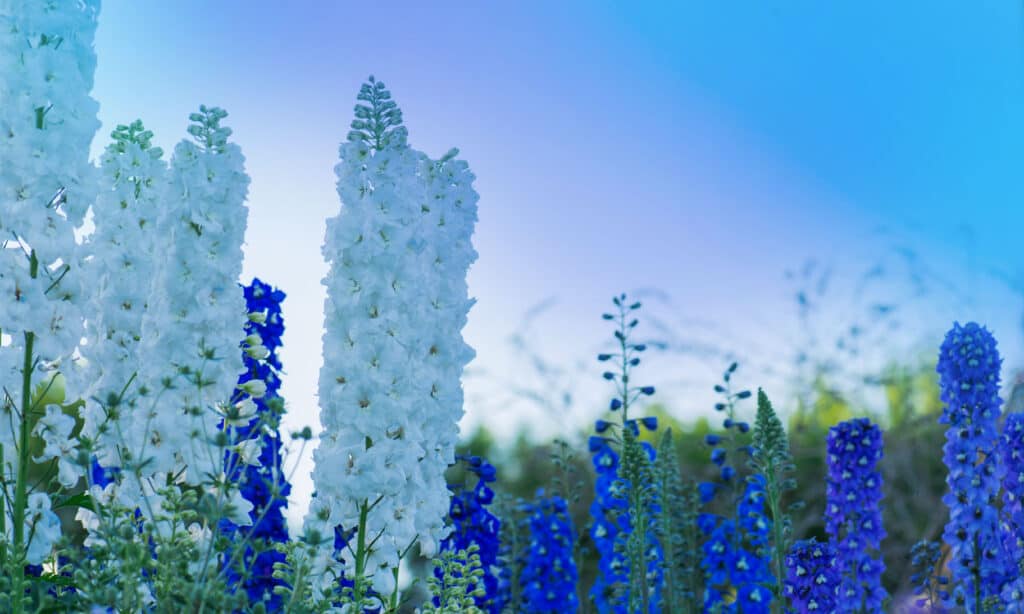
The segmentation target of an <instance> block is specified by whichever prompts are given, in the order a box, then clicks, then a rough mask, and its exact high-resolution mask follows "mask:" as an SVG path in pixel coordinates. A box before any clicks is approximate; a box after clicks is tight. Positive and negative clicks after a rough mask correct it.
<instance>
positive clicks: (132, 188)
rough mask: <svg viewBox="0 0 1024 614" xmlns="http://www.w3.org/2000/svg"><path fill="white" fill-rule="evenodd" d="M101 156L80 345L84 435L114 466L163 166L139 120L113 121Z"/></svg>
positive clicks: (129, 417) (130, 392)
mask: <svg viewBox="0 0 1024 614" xmlns="http://www.w3.org/2000/svg"><path fill="white" fill-rule="evenodd" d="M113 137H114V142H113V143H111V144H110V145H109V146H108V147H107V148H106V151H105V152H104V153H103V156H102V158H101V160H100V169H101V171H102V177H101V179H100V191H99V194H98V196H97V197H96V202H95V204H94V205H93V223H94V225H95V230H94V232H93V233H92V235H91V236H90V237H89V238H88V241H87V243H86V246H85V251H86V252H87V253H88V254H89V259H88V261H86V262H84V263H83V264H84V268H85V272H86V275H87V276H88V277H89V279H90V280H91V281H90V283H91V291H90V297H89V299H90V300H89V308H88V310H87V316H88V317H87V319H86V342H85V344H84V345H83V346H82V347H81V349H80V352H81V354H82V357H83V358H84V359H85V360H84V362H85V367H84V368H83V369H81V370H80V373H81V374H82V375H83V376H84V377H83V379H84V381H83V384H84V385H81V386H74V388H75V389H81V390H85V394H84V398H85V400H86V404H85V407H84V410H83V419H84V426H83V429H82V430H83V433H84V434H85V435H87V436H88V437H90V438H91V439H92V440H93V443H94V451H95V455H96V459H97V461H98V462H99V463H100V464H101V465H102V466H104V467H120V466H121V465H122V455H123V453H124V450H125V449H124V446H125V444H126V443H127V442H126V440H125V434H126V433H128V432H129V431H130V429H131V425H132V423H133V422H134V421H135V420H136V416H135V415H134V414H133V410H134V408H135V406H136V405H137V402H136V401H137V398H136V394H137V390H138V382H139V378H138V377H137V376H136V372H137V371H138V368H139V363H138V352H139V351H140V349H141V341H142V319H143V315H144V314H145V312H146V306H147V302H148V301H149V297H150V294H151V292H152V290H153V281H154V277H155V270H156V262H157V257H158V254H160V253H162V250H161V248H162V247H164V246H162V245H160V241H158V236H157V233H156V225H157V224H156V223H157V219H158V216H159V214H160V212H161V210H162V207H161V198H162V196H163V192H164V190H165V187H166V184H165V181H166V175H167V164H166V162H164V160H163V157H162V156H163V151H162V150H161V149H160V148H159V147H153V146H152V144H151V139H152V137H153V134H152V133H151V132H150V131H148V130H146V129H145V128H144V127H143V125H142V122H140V121H136V122H133V123H132V124H131V125H128V126H118V127H117V129H116V130H115V131H114V133H113Z"/></svg>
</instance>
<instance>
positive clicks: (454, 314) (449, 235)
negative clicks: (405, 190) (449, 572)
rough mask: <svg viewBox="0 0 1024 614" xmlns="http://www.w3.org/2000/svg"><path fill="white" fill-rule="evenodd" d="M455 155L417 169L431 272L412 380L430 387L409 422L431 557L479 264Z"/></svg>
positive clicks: (471, 193) (467, 193)
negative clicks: (471, 282)
mask: <svg viewBox="0 0 1024 614" xmlns="http://www.w3.org/2000/svg"><path fill="white" fill-rule="evenodd" d="M456 155H458V150H457V149H452V150H451V151H449V152H448V153H447V154H446V155H444V156H443V157H442V158H441V159H440V160H437V161H434V160H430V159H428V158H424V159H423V160H421V168H420V176H421V177H422V178H423V179H424V180H425V181H426V186H427V193H426V200H425V201H424V202H425V204H424V206H423V207H421V211H422V213H423V215H422V218H421V220H420V222H419V224H420V226H421V227H422V236H423V237H424V242H423V243H422V244H421V247H422V249H423V252H422V254H424V255H425V258H424V257H423V256H421V260H422V261H423V262H426V263H428V264H429V266H430V269H429V270H430V273H429V274H422V275H421V276H420V277H418V278H417V279H416V283H417V284H418V285H421V290H420V291H421V292H423V293H425V294H426V295H427V296H429V297H430V301H429V302H428V303H427V304H425V305H421V309H422V311H421V314H420V318H419V319H420V321H421V322H423V327H422V331H423V332H424V333H425V334H422V335H420V336H419V338H418V345H417V346H416V347H414V348H410V349H411V351H412V355H413V356H419V357H421V359H420V360H419V361H416V364H417V367H418V369H419V373H418V375H417V380H419V381H422V382H424V384H425V385H429V390H430V400H429V401H427V402H424V403H420V404H417V405H415V406H414V409H415V410H416V414H415V415H414V416H412V417H410V419H409V422H411V423H413V424H416V425H419V427H420V429H421V430H420V434H421V437H422V439H421V442H422V443H421V445H422V446H423V448H424V450H426V456H425V457H424V459H423V460H422V461H420V463H419V465H418V468H419V470H420V480H421V481H422V483H423V484H424V487H423V489H422V490H421V491H417V492H414V494H415V495H416V496H417V499H416V501H415V504H416V508H417V509H418V511H417V513H416V515H415V519H416V522H415V524H416V531H417V534H418V535H419V536H420V545H421V548H423V549H424V550H425V551H430V552H432V551H433V549H434V548H436V546H437V543H438V540H440V538H441V537H443V534H442V528H443V526H444V518H445V516H446V515H447V513H448V507H449V498H450V495H449V493H448V490H447V484H446V482H445V479H444V473H445V469H446V468H447V467H448V466H449V465H451V464H452V463H454V462H455V444H456V441H457V439H458V433H459V429H458V423H459V420H460V419H461V418H462V415H463V392H462V385H461V378H462V371H463V368H464V367H465V366H466V364H467V363H469V361H470V360H472V359H473V356H474V355H475V353H474V351H473V349H472V348H471V347H469V345H467V344H466V342H465V341H464V340H463V338H462V328H463V327H464V326H465V325H466V318H467V315H468V314H469V309H470V307H471V306H472V305H473V303H474V302H475V301H474V300H473V299H470V298H469V297H468V293H469V291H468V287H467V284H466V273H467V271H468V270H469V267H470V265H471V264H472V263H473V262H474V261H475V260H476V257H477V253H476V251H475V250H474V249H473V245H472V243H471V237H472V236H473V228H474V226H475V224H476V219H477V215H476V211H477V208H476V203H477V200H479V196H478V195H477V193H476V191H475V190H474V189H473V185H472V184H473V180H474V179H475V177H474V175H473V173H472V172H470V170H469V165H468V164H467V163H466V162H465V161H463V160H456V159H455V156H456ZM419 248H420V246H418V248H417V249H419Z"/></svg>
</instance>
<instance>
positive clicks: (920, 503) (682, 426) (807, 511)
mask: <svg viewBox="0 0 1024 614" xmlns="http://www.w3.org/2000/svg"><path fill="white" fill-rule="evenodd" d="M1018 380H1019V378H1018ZM870 383H871V384H873V385H877V386H878V387H879V388H880V391H881V392H882V393H883V395H882V396H883V397H884V405H885V409H884V411H883V412H882V413H881V415H871V414H870V413H868V412H866V411H865V410H864V408H863V407H860V406H858V404H857V403H855V402H853V401H851V400H850V399H849V398H847V396H846V395H844V394H842V393H841V392H840V391H839V389H838V388H836V387H834V386H832V385H831V382H830V380H829V377H828V375H827V374H824V373H819V374H817V375H816V376H815V377H814V378H813V379H812V381H811V386H812V389H811V391H810V392H811V393H810V394H806V395H797V396H798V398H801V399H810V401H806V402H804V401H798V403H797V406H796V407H794V408H792V409H791V411H789V412H788V415H789V419H788V422H789V423H788V431H789V434H790V445H791V448H792V453H793V457H794V460H795V461H796V466H797V473H796V479H797V483H798V488H797V490H796V491H795V492H793V493H791V495H790V496H791V497H792V498H793V500H802V501H804V502H805V503H806V507H804V508H803V510H802V511H800V512H797V513H796V514H795V515H794V532H795V537H796V538H798V539H802V538H805V537H811V536H816V537H818V538H819V539H826V538H827V536H826V534H825V531H824V521H823V515H824V507H825V485H826V483H825V477H826V459H825V454H826V451H825V450H826V448H825V444H826V438H827V434H828V429H829V427H830V426H832V425H833V424H835V423H837V422H839V421H842V420H846V419H849V418H851V417H856V416H865V415H868V416H869V417H871V418H872V419H874V420H875V421H877V422H878V423H879V424H880V425H881V426H882V427H883V429H884V437H885V456H884V458H883V460H882V463H881V471H882V474H883V476H884V479H885V499H884V501H883V505H884V511H883V516H884V521H885V528H886V531H887V532H888V537H887V538H886V539H885V541H884V542H883V553H884V557H885V563H886V572H885V576H884V582H885V585H886V588H887V589H888V590H889V591H890V593H891V594H893V595H894V596H895V595H900V594H904V593H905V592H906V591H907V590H908V589H909V577H910V575H911V571H910V569H909V563H910V561H909V552H910V549H911V546H912V545H913V544H914V543H915V542H917V541H919V540H922V539H936V538H940V537H941V533H942V527H943V525H944V524H945V523H946V520H947V513H946V507H945V505H944V504H943V503H942V495H943V493H944V492H945V489H946V484H945V476H946V468H945V466H944V465H943V463H942V445H943V443H944V430H943V428H942V427H941V425H939V423H938V417H939V415H940V414H941V410H942V404H941V402H940V401H939V390H938V379H937V376H936V374H935V367H934V364H933V362H932V361H930V360H928V359H926V358H922V359H920V360H918V361H916V362H915V363H914V364H912V365H899V364H895V363H892V364H889V365H887V366H885V367H884V368H883V369H882V370H881V372H880V373H878V374H876V375H875V376H872V377H871V378H870ZM1014 384H1015V382H1010V383H1009V384H1008V385H1007V386H1006V387H1005V388H1004V397H1006V398H1009V399H1011V401H1010V402H1009V403H1008V404H1007V408H1006V409H1007V411H1015V410H1016V411H1019V410H1020V409H1021V408H1020V407H1019V405H1020V404H1019V403H1015V402H1014V400H1015V399H1019V398H1021V397H1022V395H1021V384H1020V382H1019V381H1017V382H1016V385H1014ZM709 385H710V384H709ZM645 413H646V415H654V416H657V417H658V419H659V433H660V432H661V431H663V430H665V429H668V428H671V429H672V431H673V433H674V434H676V436H677V446H678V450H679V456H680V471H681V472H682V474H683V475H684V476H685V477H687V478H688V479H691V480H695V481H697V482H700V481H713V480H714V479H715V477H716V475H717V468H716V467H715V466H714V465H713V464H712V463H711V462H710V460H709V455H710V448H709V447H708V446H707V445H705V443H704V437H705V435H707V434H709V433H719V434H724V429H721V428H719V427H718V426H717V423H718V422H720V421H718V420H716V422H712V421H711V420H709V418H707V417H700V418H697V419H695V420H693V421H690V422H687V423H682V422H680V421H679V420H677V419H676V418H674V417H673V412H672V411H671V410H670V408H667V407H665V406H663V405H658V404H655V405H651V406H649V407H648V409H647V411H646V412H645ZM753 413H754V408H753V405H752V404H751V405H749V406H743V407H741V408H740V410H739V415H738V419H741V420H748V421H752V420H753ZM588 426H590V425H588V424H584V425H580V428H579V430H578V431H577V432H576V433H575V434H574V435H573V436H571V437H568V438H566V439H564V440H557V439H555V440H548V441H535V440H533V439H531V437H530V436H529V435H528V434H527V432H526V431H520V432H519V433H518V434H516V435H515V436H514V437H508V436H507V434H500V435H499V434H497V433H493V432H491V431H490V430H488V429H487V428H486V427H484V426H480V427H478V428H476V429H475V430H473V431H472V432H470V433H467V435H466V437H465V438H464V440H463V443H462V445H461V450H460V452H461V453H465V454H475V455H480V456H483V457H486V458H487V459H489V460H490V461H491V462H492V463H493V464H494V465H495V467H497V470H498V481H497V483H496V486H495V489H496V490H497V492H498V493H499V496H500V497H502V498H503V499H504V500H505V501H506V503H505V504H504V506H502V507H503V509H504V510H505V511H506V512H507V510H509V509H511V506H510V504H509V503H508V502H509V501H514V500H516V499H520V498H522V499H531V498H533V497H534V496H535V495H536V493H537V491H538V490H539V489H545V490H546V491H551V490H552V489H553V488H554V489H555V491H556V492H559V491H560V492H562V493H563V494H565V495H567V498H568V499H569V500H570V501H571V502H572V503H571V512H572V519H573V522H574V525H575V527H576V529H577V531H578V532H579V534H580V556H579V563H580V572H581V573H580V577H581V589H580V593H581V595H585V594H586V591H587V590H588V589H589V586H590V585H591V584H592V582H593V580H594V575H595V573H596V570H597V561H596V557H595V555H594V551H593V548H592V546H591V543H590V538H589V535H588V528H589V522H590V520H589V519H590V514H589V508H590V504H591V501H592V499H593V490H594V472H593V469H592V466H591V461H590V456H589V455H588V454H587V453H586V449H587V448H586V439H587V437H588V436H589V435H590V434H591V432H592V430H591V429H588V428H587V427H588ZM644 436H645V437H647V438H648V439H656V438H657V437H658V436H659V435H658V434H656V433H653V434H645V435H644ZM501 442H508V443H501ZM743 443H745V442H743ZM567 453H568V455H569V458H568V459H566V458H565V456H566V454H567ZM560 456H561V457H562V460H561V462H557V460H556V459H557V458H558V457H560ZM452 481H453V482H454V483H459V482H460V481H461V478H460V477H459V475H458V470H457V469H456V470H455V472H454V473H453V475H452ZM714 503H717V502H713V504H712V505H714ZM705 511H719V510H716V509H707V510H705ZM499 515H500V514H499ZM582 603H584V604H586V603H587V600H586V599H583V600H582ZM584 611H586V609H584Z"/></svg>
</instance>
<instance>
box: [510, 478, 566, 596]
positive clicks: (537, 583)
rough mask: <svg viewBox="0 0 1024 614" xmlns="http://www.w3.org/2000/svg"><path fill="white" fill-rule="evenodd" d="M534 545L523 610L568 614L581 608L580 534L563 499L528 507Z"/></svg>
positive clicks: (525, 573)
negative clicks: (575, 551) (577, 550)
mask: <svg viewBox="0 0 1024 614" xmlns="http://www.w3.org/2000/svg"><path fill="white" fill-rule="evenodd" d="M528 513H529V517H528V518H527V520H526V522H527V523H528V525H529V535H530V545H529V546H528V548H527V552H526V557H525V561H524V562H523V566H522V569H523V572H522V575H521V577H520V583H521V584H522V586H523V607H524V609H525V610H526V611H527V612H537V613H538V614H545V613H551V614H566V613H569V612H575V611H576V610H578V609H579V599H578V598H577V597H576V582H577V580H578V579H579V574H578V573H577V571H576V561H575V559H574V558H573V546H574V543H575V539H576V532H575V529H574V528H573V526H572V519H571V518H570V517H569V507H568V504H567V503H566V502H565V500H564V499H562V498H561V497H557V496H554V497H549V498H545V497H544V492H543V491H539V492H538V493H537V502H536V503H534V504H531V505H529V506H528Z"/></svg>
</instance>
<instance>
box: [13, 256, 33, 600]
mask: <svg viewBox="0 0 1024 614" xmlns="http://www.w3.org/2000/svg"><path fill="white" fill-rule="evenodd" d="M38 273H39V260H38V259H37V258H36V253H35V252H34V251H33V252H32V253H31V255H30V256H29V274H30V275H31V276H32V278H33V279H35V277H36V275H37V274H38ZM34 344H35V334H34V333H31V332H26V333H25V360H24V362H23V363H22V370H21V422H20V424H19V425H18V477H17V482H15V486H14V510H12V511H13V513H12V515H11V523H12V524H13V525H14V526H13V527H11V529H12V530H13V532H14V540H13V541H14V544H13V545H14V558H13V560H12V561H10V563H11V569H9V573H11V575H12V576H13V577H12V589H13V592H14V594H15V595H16V596H15V597H14V600H13V605H14V613H15V614H22V613H23V612H24V611H25V604H24V599H23V595H24V591H25V588H24V582H25V564H24V563H25V561H24V558H25V552H26V551H27V550H28V547H27V546H28V544H25V543H23V542H24V540H25V508H26V507H27V506H28V461H29V449H28V445H29V435H30V434H31V433H32V425H31V419H32V347H33V345H34Z"/></svg>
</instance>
